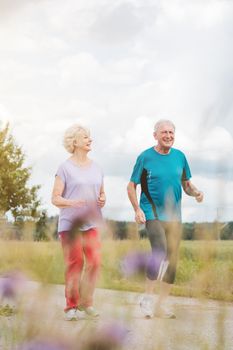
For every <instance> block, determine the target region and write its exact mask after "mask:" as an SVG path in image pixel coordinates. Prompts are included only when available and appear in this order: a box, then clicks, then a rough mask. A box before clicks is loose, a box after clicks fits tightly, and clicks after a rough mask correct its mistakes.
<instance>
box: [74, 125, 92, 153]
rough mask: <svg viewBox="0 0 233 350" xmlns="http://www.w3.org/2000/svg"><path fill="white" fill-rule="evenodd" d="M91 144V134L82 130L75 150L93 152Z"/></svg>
mask: <svg viewBox="0 0 233 350" xmlns="http://www.w3.org/2000/svg"><path fill="white" fill-rule="evenodd" d="M91 143H92V139H91V136H90V133H89V132H88V131H85V130H81V131H80V132H79V134H78V137H77V139H76V141H75V148H76V149H79V150H83V151H86V152H89V151H91Z"/></svg>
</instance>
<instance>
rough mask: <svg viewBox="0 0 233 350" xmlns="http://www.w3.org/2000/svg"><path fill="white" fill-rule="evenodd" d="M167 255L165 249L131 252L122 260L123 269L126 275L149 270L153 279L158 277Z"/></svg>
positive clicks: (148, 272)
mask: <svg viewBox="0 0 233 350" xmlns="http://www.w3.org/2000/svg"><path fill="white" fill-rule="evenodd" d="M165 257H166V252H165V251H163V250H156V251H155V250H154V251H153V252H152V253H151V252H150V253H148V252H137V251H136V252H131V253H129V254H128V255H126V256H125V257H124V259H123V260H122V262H121V270H122V272H123V274H124V275H125V276H126V277H130V276H132V275H135V274H138V273H143V274H144V273H145V272H147V274H148V275H149V276H150V277H151V278H152V279H156V278H157V276H158V273H159V268H160V265H161V262H162V261H163V260H164V259H165Z"/></svg>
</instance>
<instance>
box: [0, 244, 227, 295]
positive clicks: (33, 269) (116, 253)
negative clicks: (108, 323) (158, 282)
mask: <svg viewBox="0 0 233 350" xmlns="http://www.w3.org/2000/svg"><path fill="white" fill-rule="evenodd" d="M134 249H136V250H144V251H145V250H149V249H150V247H149V242H148V241H147V240H131V241H129V240H128V241H127V240H125V241H113V240H104V241H103V242H102V268H101V274H100V278H99V282H98V287H100V288H109V289H118V290H128V291H136V292H142V291H143V290H144V276H134V277H131V278H128V279H127V278H125V277H124V276H123V275H122V273H121V271H120V261H121V259H122V257H124V255H126V254H127V253H129V251H132V250H134ZM11 269H20V270H22V271H24V272H25V273H26V274H27V275H28V276H29V278H30V279H33V280H37V281H41V282H44V283H56V284H63V283H64V263H63V256H62V250H61V246H60V243H59V242H22V241H20V242H19V241H0V273H4V272H6V271H9V270H11ZM172 294H173V295H181V296H192V297H194V296H198V297H208V298H212V299H218V300H226V301H233V242H232V241H182V243H181V248H180V258H179V263H178V269H177V276H176V283H175V285H174V287H173V289H172Z"/></svg>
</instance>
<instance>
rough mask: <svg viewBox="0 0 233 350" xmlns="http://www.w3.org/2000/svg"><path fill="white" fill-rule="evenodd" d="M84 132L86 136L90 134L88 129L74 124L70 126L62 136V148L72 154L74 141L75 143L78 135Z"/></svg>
mask: <svg viewBox="0 0 233 350" xmlns="http://www.w3.org/2000/svg"><path fill="white" fill-rule="evenodd" d="M82 131H84V132H86V133H87V134H89V133H90V131H89V129H88V128H86V127H84V126H82V125H80V124H74V125H72V126H70V127H69V128H68V129H67V130H66V131H65V134H64V138H63V146H64V147H65V149H66V150H67V152H69V153H74V150H75V141H77V139H78V136H79V134H80V133H81V132H82Z"/></svg>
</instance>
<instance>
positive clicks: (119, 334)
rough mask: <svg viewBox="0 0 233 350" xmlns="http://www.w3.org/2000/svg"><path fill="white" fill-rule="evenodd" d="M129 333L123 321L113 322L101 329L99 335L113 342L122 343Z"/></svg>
mask: <svg viewBox="0 0 233 350" xmlns="http://www.w3.org/2000/svg"><path fill="white" fill-rule="evenodd" d="M127 333H128V329H127V328H126V327H125V326H124V325H123V324H121V323H117V322H112V323H109V324H108V325H106V326H104V327H102V329H100V330H99V335H100V336H101V337H103V338H105V339H108V340H109V341H111V342H112V343H115V344H118V345H121V344H122V343H123V342H124V340H125V338H126V336H127Z"/></svg>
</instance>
